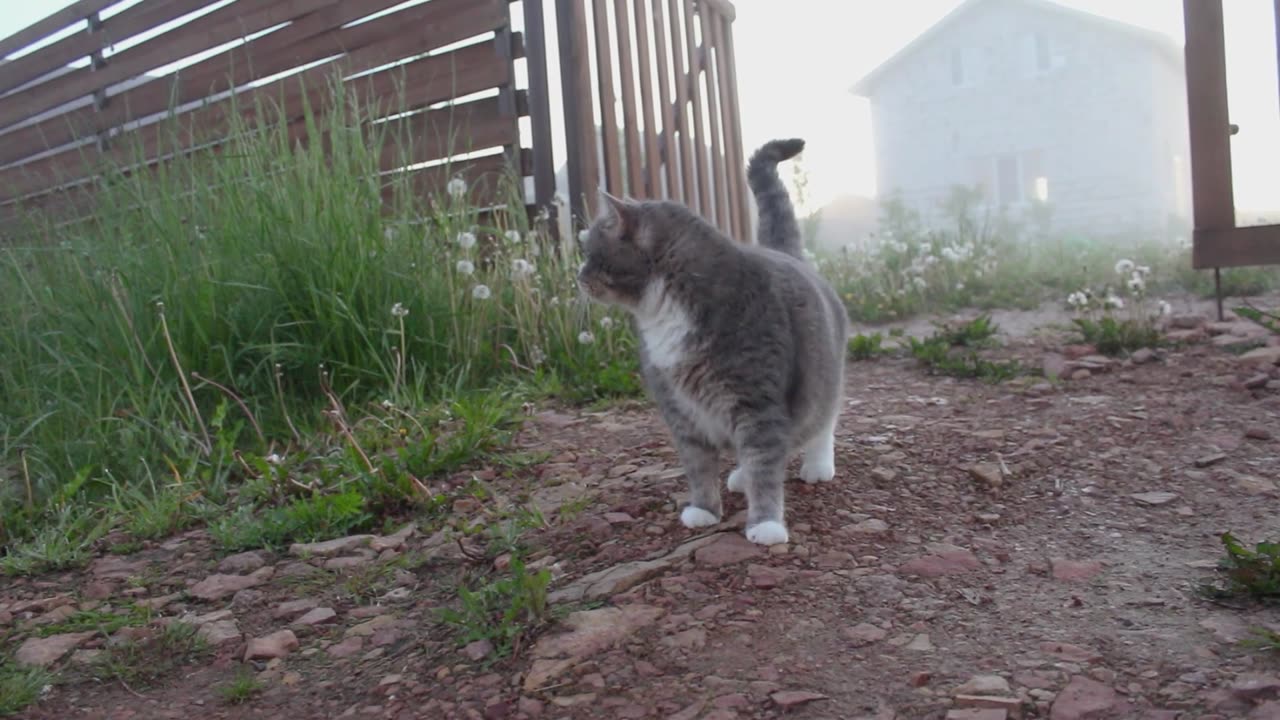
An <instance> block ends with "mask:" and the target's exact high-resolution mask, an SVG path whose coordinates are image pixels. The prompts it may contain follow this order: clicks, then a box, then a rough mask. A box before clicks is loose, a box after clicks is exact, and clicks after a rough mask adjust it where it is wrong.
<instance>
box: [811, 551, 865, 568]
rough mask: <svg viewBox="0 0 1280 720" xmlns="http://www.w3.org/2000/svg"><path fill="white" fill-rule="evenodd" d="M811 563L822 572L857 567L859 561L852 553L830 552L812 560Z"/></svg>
mask: <svg viewBox="0 0 1280 720" xmlns="http://www.w3.org/2000/svg"><path fill="white" fill-rule="evenodd" d="M810 562H812V563H813V564H814V566H815V567H818V568H820V569H822V570H836V569H839V568H846V567H857V566H858V561H857V560H855V559H854V557H853V554H852V553H847V552H844V551H843V550H828V551H827V552H824V553H821V554H819V555H814V556H813V557H812V558H810Z"/></svg>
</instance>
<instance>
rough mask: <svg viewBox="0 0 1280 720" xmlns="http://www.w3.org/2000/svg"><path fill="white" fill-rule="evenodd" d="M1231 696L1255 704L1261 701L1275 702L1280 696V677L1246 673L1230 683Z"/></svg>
mask: <svg viewBox="0 0 1280 720" xmlns="http://www.w3.org/2000/svg"><path fill="white" fill-rule="evenodd" d="M1231 694H1232V695H1234V696H1236V697H1238V698H1240V699H1241V700H1247V701H1249V702H1252V703H1256V702H1259V701H1262V700H1275V699H1276V698H1277V696H1280V677H1276V676H1275V675H1264V674H1262V673H1246V674H1244V675H1241V676H1239V677H1237V678H1236V679H1235V681H1234V682H1232V683H1231Z"/></svg>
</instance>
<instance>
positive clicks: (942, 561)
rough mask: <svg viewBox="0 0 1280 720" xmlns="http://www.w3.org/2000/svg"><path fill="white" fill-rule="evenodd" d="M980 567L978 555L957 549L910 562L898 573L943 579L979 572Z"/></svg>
mask: <svg viewBox="0 0 1280 720" xmlns="http://www.w3.org/2000/svg"><path fill="white" fill-rule="evenodd" d="M980 567H982V563H981V562H979V560H978V558H977V556H976V555H974V554H973V553H972V552H969V551H968V550H964V549H960V548H957V549H955V550H946V551H943V552H940V553H937V554H935V555H925V556H923V557H918V558H916V559H914V560H908V561H907V562H906V563H904V564H903V565H901V566H900V567H899V568H898V572H900V573H903V574H906V575H918V576H920V577H941V576H943V575H955V574H957V573H965V572H969V571H971V570H977V569H978V568H980Z"/></svg>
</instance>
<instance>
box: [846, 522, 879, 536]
mask: <svg viewBox="0 0 1280 720" xmlns="http://www.w3.org/2000/svg"><path fill="white" fill-rule="evenodd" d="M845 530H846V531H847V532H850V533H853V534H855V535H883V534H885V533H887V532H889V523H887V522H885V521H883V520H881V519H879V518H867V519H866V520H863V521H861V522H857V523H854V524H853V525H849V526H847V527H846V528H845Z"/></svg>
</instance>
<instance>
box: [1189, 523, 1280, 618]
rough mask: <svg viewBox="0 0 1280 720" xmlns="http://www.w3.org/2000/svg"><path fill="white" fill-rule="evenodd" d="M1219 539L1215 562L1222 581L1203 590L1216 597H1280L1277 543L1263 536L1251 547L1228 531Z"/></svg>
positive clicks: (1278, 548)
mask: <svg viewBox="0 0 1280 720" xmlns="http://www.w3.org/2000/svg"><path fill="white" fill-rule="evenodd" d="M1219 539H1220V540H1221V542H1222V547H1223V551H1224V553H1225V554H1224V556H1223V558H1222V560H1221V561H1220V563H1219V569H1220V571H1221V573H1222V578H1223V581H1224V584H1223V585H1222V586H1221V587H1218V588H1207V589H1206V592H1209V593H1210V594H1212V595H1214V596H1217V597H1236V598H1252V599H1255V600H1263V601H1267V602H1276V601H1280V543H1276V542H1269V541H1265V540H1264V541H1260V542H1258V543H1257V544H1256V545H1254V547H1253V548H1252V549H1251V548H1249V547H1247V546H1246V545H1245V544H1243V543H1241V542H1240V540H1239V539H1237V538H1236V537H1235V536H1234V535H1232V534H1231V533H1229V532H1224V533H1223V534H1222V536H1221V537H1220V538H1219Z"/></svg>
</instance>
